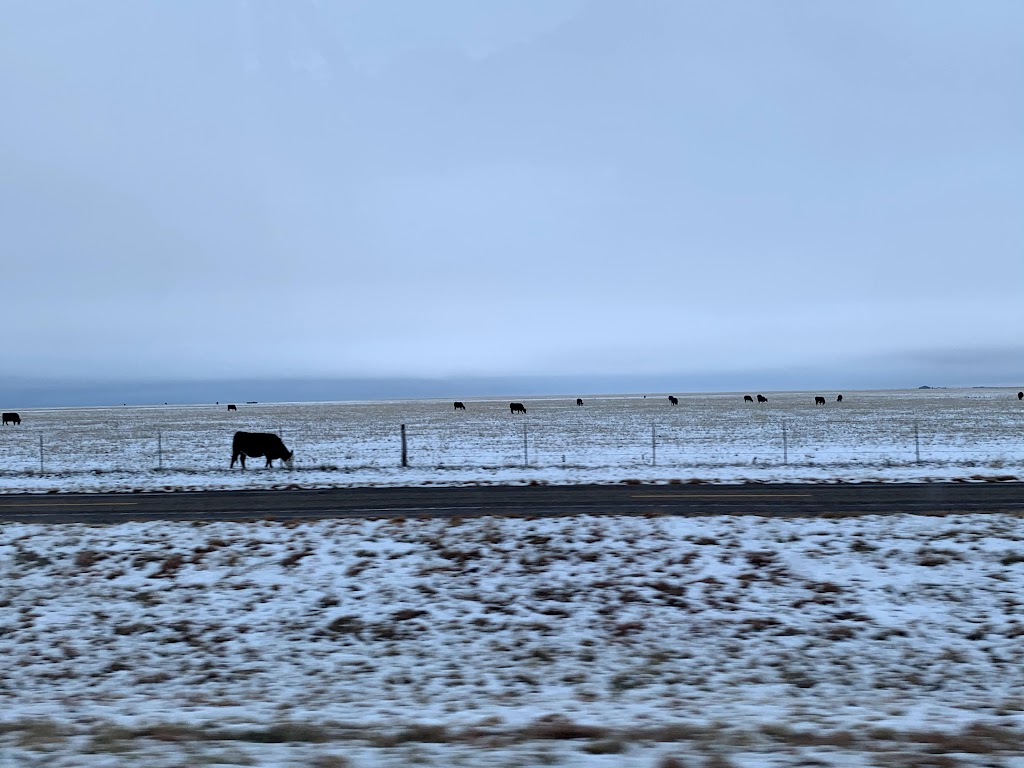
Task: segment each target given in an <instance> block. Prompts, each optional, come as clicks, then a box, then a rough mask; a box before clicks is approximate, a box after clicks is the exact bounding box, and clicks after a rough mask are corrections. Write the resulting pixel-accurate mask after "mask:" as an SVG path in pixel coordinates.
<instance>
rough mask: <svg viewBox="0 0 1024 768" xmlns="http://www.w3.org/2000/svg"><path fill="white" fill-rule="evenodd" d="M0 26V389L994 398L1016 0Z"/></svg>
mask: <svg viewBox="0 0 1024 768" xmlns="http://www.w3.org/2000/svg"><path fill="white" fill-rule="evenodd" d="M2 10H3V23H2V24H0V104H2V105H3V119H2V120H0V171H2V172H0V252H2V263H3V274H2V276H3V292H2V294H0V321H2V326H3V328H4V329H5V331H6V332H5V333H4V342H3V349H4V351H3V358H2V363H0V365H2V371H3V376H2V377H0V378H3V379H5V380H6V381H7V382H8V385H6V386H10V384H9V382H11V381H14V380H17V381H18V382H20V383H19V386H20V387H22V389H19V390H16V391H17V392H18V393H20V392H22V391H24V388H25V387H26V386H27V387H31V386H34V385H35V384H34V383H36V382H38V383H40V385H42V384H43V383H45V384H46V385H47V386H56V387H58V388H59V386H62V385H69V384H70V383H73V382H75V383H81V382H86V383H90V382H91V383H96V382H116V381H123V382H140V381H152V382H170V381H188V380H195V381H209V380H217V379H232V380H243V381H244V380H246V379H252V380H254V381H255V380H257V379H258V380H261V381H264V380H265V381H270V380H281V381H282V382H284V381H293V382H294V381H298V380H301V379H304V378H309V379H315V380H329V379H335V378H345V379H351V378H365V379H377V380H384V379H388V380H402V379H407V380H409V381H413V380H425V379H438V380H442V381H445V382H458V381H460V380H466V381H469V380H470V379H472V380H475V381H484V380H500V379H502V378H505V379H509V380H510V379H513V378H515V379H516V380H519V379H530V378H533V379H536V380H537V381H543V380H548V381H551V382H554V381H556V380H558V377H563V380H564V377H567V376H568V377H574V378H573V381H574V382H575V381H580V382H586V381H587V380H588V377H592V379H591V380H592V381H594V382H595V386H594V387H593V389H595V390H596V389H600V388H601V387H600V384H599V382H601V381H605V382H610V381H612V380H614V381H617V382H619V383H621V384H623V385H624V386H625V387H627V388H631V389H636V390H640V391H642V390H645V389H649V388H653V387H648V386H647V384H648V383H652V384H653V383H654V382H656V381H657V382H669V383H671V382H673V381H676V382H678V386H677V387H670V388H679V389H686V388H688V387H689V388H693V387H699V388H701V389H716V388H729V389H732V388H738V389H746V388H748V386H744V385H743V382H747V381H749V382H750V383H749V388H751V389H758V388H767V387H765V386H764V384H763V383H762V382H770V383H772V384H773V385H774V386H776V387H786V388H805V387H815V386H834V387H840V388H842V387H852V386H880V387H889V386H917V385H919V384H925V383H927V384H932V385H957V384H993V385H1012V386H1018V385H1020V384H1024V340H1022V339H1024V309H1022V307H1024V301H1022V299H1024V3H1020V2H1018V1H1017V0H985V2H982V3H977V2H968V1H967V0H964V1H963V2H950V1H948V0H946V1H944V0H901V2H891V0H866V1H861V2H856V3H839V2H821V0H786V1H785V2H774V3H773V2H764V1H763V0H723V1H722V2H714V3H707V2H690V1H689V0H645V1H644V2H627V1H626V0H489V1H488V2H478V1H477V0H436V1H434V2H429V3H426V2H418V0H404V1H403V2H396V1H393V0H333V1H332V0H322V1H320V2H317V1H316V0H248V1H246V0H176V2H166V0H104V2H100V3H82V2H79V1H78V0H40V1H39V2H32V3H25V2H7V3H3V4H2ZM488 377H489V378H488ZM630 381H635V384H632V385H631V384H630V383H629V382H630ZM4 386H5V384H4V382H3V381H0V394H3V388H4ZM90 386H91V384H90ZM456 386H457V384H456ZM582 386H583V387H584V388H587V387H586V386H585V383H584V384H583V385H582ZM442 388H443V387H442ZM8 392H9V394H8V397H13V396H14V392H15V390H11V389H9V390H8ZM289 394H292V392H290V391H289V390H288V386H287V385H282V388H281V389H280V395H279V397H280V399H292V398H290V397H289ZM410 394H413V393H410ZM18 396H21V395H20V394H19V395H18ZM171 396H172V397H173V395H171ZM96 397H101V396H100V395H96ZM111 397H112V398H113V399H121V397H120V396H115V395H111ZM0 399H3V398H2V397H0ZM211 399H213V398H211Z"/></svg>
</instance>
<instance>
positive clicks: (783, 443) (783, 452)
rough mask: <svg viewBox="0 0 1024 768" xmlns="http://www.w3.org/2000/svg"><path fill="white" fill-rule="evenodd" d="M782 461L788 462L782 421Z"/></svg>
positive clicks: (784, 426)
mask: <svg viewBox="0 0 1024 768" xmlns="http://www.w3.org/2000/svg"><path fill="white" fill-rule="evenodd" d="M782 463H783V464H786V465H788V464H789V444H788V442H787V440H786V422H785V420H783V422H782Z"/></svg>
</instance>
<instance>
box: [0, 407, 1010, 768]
mask: <svg viewBox="0 0 1024 768" xmlns="http://www.w3.org/2000/svg"><path fill="white" fill-rule="evenodd" d="M813 394H815V393H782V394H770V393H769V397H770V402H769V403H767V404H765V405H762V406H757V405H756V404H755V405H750V404H744V403H743V402H742V399H741V397H740V396H737V395H693V396H688V397H684V396H680V404H679V406H676V407H673V406H670V405H669V404H668V403H667V401H666V400H665V398H663V397H653V396H652V397H648V398H647V399H643V398H638V397H604V398H586V404H585V405H584V406H583V407H582V408H577V407H576V406H575V405H574V404H573V403H574V398H572V399H568V398H559V399H534V400H524V402H525V403H526V405H527V409H528V415H527V417H526V418H523V417H521V416H520V417H512V416H511V415H510V414H509V413H508V407H507V402H505V401H502V402H499V401H466V407H467V410H466V412H465V413H463V412H458V413H456V412H453V411H452V410H451V403H448V402H438V401H406V402H389V403H328V404H276V405H245V404H239V411H238V413H237V414H235V413H230V414H229V413H227V412H226V410H224V409H223V408H224V406H223V405H221V406H216V407H215V406H187V407H186V406H179V407H174V406H167V407H160V408H155V407H154V408H94V409H62V410H22V411H21V415H22V419H23V423H22V425H21V427H18V428H15V427H7V428H6V429H4V430H2V431H0V491H3V492H7V493H12V492H23V491H36V492H61V491H73V490H85V491H134V490H147V489H168V490H174V489H179V488H235V487H252V488H273V487H289V486H300V487H318V486H340V485H370V484H379V485H407V484H408V485H411V484H420V483H436V484H444V483H502V482H531V481H534V482H559V483H572V482H617V481H621V480H624V479H639V480H644V481H650V482H658V481H668V480H673V479H682V480H685V479H692V478H700V479H704V480H707V481H717V482H741V481H744V480H753V481H774V480H803V481H809V482H827V481H831V480H837V479H842V480H848V481H876V480H877V481H886V480H904V479H909V480H917V481H929V480H949V479H967V480H970V479H990V480H991V479H1002V480H1009V479H1019V478H1021V477H1022V476H1024V471H1022V465H1024V447H1022V440H1021V435H1022V430H1021V426H1022V424H1024V404H1021V403H1019V402H1018V401H1017V400H1016V396H1015V392H1011V391H1009V390H959V391H957V390H931V391H923V392H917V391H912V392H862V393H844V395H845V402H844V403H842V404H837V403H835V402H834V397H831V396H830V397H829V402H828V403H827V405H825V406H818V407H815V406H814V405H813ZM824 394H826V395H828V394H829V393H824ZM401 424H406V425H407V429H408V436H409V455H410V464H411V466H410V467H408V468H404V469H403V468H401V467H400V466H398V465H399V460H400V439H399V425H401ZM524 424H525V437H526V457H525V458H526V461H525V462H524V444H523V442H524ZM783 425H784V426H785V435H786V440H785V445H784V443H783V436H782V431H783ZM652 427H653V431H654V439H655V449H656V455H655V456H654V457H653V460H652V451H651V433H652ZM237 429H245V430H250V431H273V432H280V433H281V434H283V435H284V438H285V442H287V443H288V444H289V446H290V447H292V448H294V449H295V451H296V458H297V462H296V467H295V469H293V470H287V469H282V468H277V467H275V468H274V469H271V470H266V469H263V468H259V467H258V464H259V463H260V462H256V464H257V468H250V469H249V470H247V471H245V472H242V471H240V470H238V469H235V470H229V469H228V468H227V464H228V462H229V460H230V441H231V434H232V433H233V432H234V431H235V430H237ZM40 438H41V439H42V445H43V452H42V472H40V466H39V463H40V455H39V445H40ZM158 446H159V448H160V451H159V453H158ZM784 450H785V454H784V453H783V451H784ZM918 451H919V452H920V461H918V460H917V453H918ZM161 463H162V465H163V466H162V467H160V464H161ZM899 512H900V510H898V509H894V510H893V513H894V514H893V515H891V516H885V517H861V518H845V519H822V520H806V519H803V520H801V519H790V520H779V519H771V518H760V517H730V518H717V517H716V518H671V517H625V516H622V517H620V516H615V515H609V516H579V517H573V518H558V519H537V520H530V519H521V518H516V519H511V518H510V519H504V518H499V517H484V518H480V519H473V520H455V521H441V520H427V519H405V520H402V519H399V520H388V521H385V520H368V521H319V522H308V523H298V524H282V523H276V522H270V521H263V522H255V523H208V524H186V523H125V524H121V525H116V526H106V527H103V526H87V525H63V526H43V525H30V524H20V523H18V524H3V525H0V766H3V768H6V767H7V766H18V767H19V768H20V766H44V765H45V766H46V768H99V767H100V766H146V768H163V767H164V766H167V767H168V768H170V767H171V766H175V767H176V766H243V765H256V766H313V767H314V768H317V767H319V768H340V767H349V768H363V767H368V768H376V767H378V766H414V765H415V766H510V767H511V766H539V765H556V766H616V768H620V767H621V768H680V766H707V767H708V768H728V767H729V766H735V767H736V768H748V767H749V768H755V766H756V767H758V768H760V767H761V766H769V767H770V766H829V765H836V766H894V767H899V768H903V767H904V766H905V767H906V768H909V767H910V766H939V767H954V766H1003V767H1005V768H1024V665H1022V663H1021V659H1022V658H1024V654H1022V649H1024V612H1022V607H1024V597H1022V595H1024V547H1022V542H1024V524H1022V521H1021V519H1020V518H1019V517H1017V516H1013V515H1006V514H991V515H970V516H966V515H952V516H946V517H916V516H909V515H902V514H899Z"/></svg>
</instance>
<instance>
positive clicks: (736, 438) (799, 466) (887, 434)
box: [0, 389, 1024, 493]
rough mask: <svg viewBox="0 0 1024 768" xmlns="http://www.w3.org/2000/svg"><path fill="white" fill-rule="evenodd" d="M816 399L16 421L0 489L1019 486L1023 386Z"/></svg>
mask: <svg viewBox="0 0 1024 768" xmlns="http://www.w3.org/2000/svg"><path fill="white" fill-rule="evenodd" d="M815 394H818V393H813V392H789V393H767V395H768V397H769V402H768V403H765V404H762V405H759V404H756V403H754V404H751V403H744V402H743V400H742V395H741V394H694V395H680V396H679V400H680V402H679V405H678V406H672V405H670V404H669V402H668V400H667V397H666V396H665V395H663V394H661V395H651V396H649V397H647V398H646V399H645V398H643V397H640V396H635V395H631V396H599V397H598V396H595V397H590V396H585V397H584V399H585V405H584V406H583V407H579V408H578V407H576V405H575V397H564V398H534V399H526V398H515V399H516V400H523V402H525V404H526V406H527V415H526V416H525V417H523V416H512V415H511V414H510V413H509V409H508V402H509V399H503V400H475V401H474V400H466V401H465V402H466V410H465V411H454V409H453V408H452V402H451V401H443V402H442V401H437V400H409V401H388V402H350V403H282V404H270V405H263V404H252V405H249V404H244V403H239V404H238V411H237V412H228V411H227V410H226V406H225V404H224V403H221V404H219V405H189V406H161V407H121V408H77V409H38V410H24V409H22V410H20V413H21V416H22V419H23V421H22V425H21V426H20V427H11V426H8V427H5V428H3V429H2V430H0V492H8V493H11V492H25V491H35V492H61V491H72V490H78V491H138V490H163V489H166V490H174V489H185V488H187V489H217V488H274V487H289V486H293V487H307V488H313V487H331V486H346V485H360V486H365V485H419V484H426V483H434V484H466V483H520V482H530V481H540V482H551V483H584V482H587V483H591V482H617V481H620V480H624V479H639V480H643V481H647V482H659V481H661V482H664V481H667V480H670V479H692V478H698V479H702V480H707V481H710V482H743V481H761V482H763V481H781V480H792V481H803V482H827V481H833V480H845V481H854V482H855V481H892V480H922V481H927V480H952V479H972V478H986V479H1019V478H1021V477H1024V440H1022V439H1021V435H1022V434H1024V403H1022V402H1020V401H1018V400H1017V397H1016V390H1010V389H967V390H910V391H892V392H846V393H844V402H843V403H837V402H835V393H830V392H825V393H821V394H823V395H824V396H825V397H826V399H827V400H828V402H827V404H826V405H824V406H815V405H814V404H813V402H814V395H815ZM402 424H405V425H406V428H407V434H408V452H409V466H408V467H406V468H403V467H401V438H400V429H401V425H402ZM236 430H247V431H265V432H277V433H279V434H281V435H282V436H283V438H284V440H285V443H287V445H288V446H289V448H292V449H294V451H295V457H296V461H295V468H294V469H293V470H284V469H279V468H275V469H273V470H272V471H267V470H265V469H263V468H261V467H260V464H261V463H262V462H260V461H253V462H250V469H249V470H247V471H245V472H242V471H241V470H240V469H238V468H237V466H236V468H235V469H234V470H230V469H229V468H228V464H229V462H230V458H231V436H232V434H233V433H234V432H235V431H236Z"/></svg>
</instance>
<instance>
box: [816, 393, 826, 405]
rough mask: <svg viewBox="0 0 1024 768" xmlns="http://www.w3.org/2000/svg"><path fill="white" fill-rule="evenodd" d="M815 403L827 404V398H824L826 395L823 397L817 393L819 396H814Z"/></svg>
mask: <svg viewBox="0 0 1024 768" xmlns="http://www.w3.org/2000/svg"><path fill="white" fill-rule="evenodd" d="M814 404H815V405H824V404H825V398H824V397H822V396H821V395H817V396H815V398H814Z"/></svg>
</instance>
